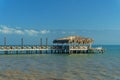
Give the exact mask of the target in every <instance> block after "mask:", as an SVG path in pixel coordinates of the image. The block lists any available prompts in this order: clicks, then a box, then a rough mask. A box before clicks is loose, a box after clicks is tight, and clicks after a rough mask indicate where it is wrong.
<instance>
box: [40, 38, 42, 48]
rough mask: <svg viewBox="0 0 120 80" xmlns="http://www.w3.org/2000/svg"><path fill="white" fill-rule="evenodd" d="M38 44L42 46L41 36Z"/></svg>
mask: <svg viewBox="0 0 120 80" xmlns="http://www.w3.org/2000/svg"><path fill="white" fill-rule="evenodd" d="M40 46H41V47H42V38H40Z"/></svg>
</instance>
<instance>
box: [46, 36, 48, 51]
mask: <svg viewBox="0 0 120 80" xmlns="http://www.w3.org/2000/svg"><path fill="white" fill-rule="evenodd" d="M47 48H48V38H46V49H47ZM46 53H47V50H46Z"/></svg>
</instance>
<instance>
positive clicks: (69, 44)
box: [0, 36, 104, 54]
mask: <svg viewBox="0 0 120 80" xmlns="http://www.w3.org/2000/svg"><path fill="white" fill-rule="evenodd" d="M85 41H86V42H85ZM92 42H93V40H92V39H88V38H81V37H78V36H70V37H67V38H61V39H56V40H53V45H48V38H46V44H45V45H43V44H42V38H40V45H29V46H28V45H24V39H23V38H21V45H19V46H13V45H7V40H6V37H5V38H4V45H2V46H0V54H80V53H82V54H85V53H103V52H104V50H103V48H100V47H99V48H92V47H91V43H92Z"/></svg>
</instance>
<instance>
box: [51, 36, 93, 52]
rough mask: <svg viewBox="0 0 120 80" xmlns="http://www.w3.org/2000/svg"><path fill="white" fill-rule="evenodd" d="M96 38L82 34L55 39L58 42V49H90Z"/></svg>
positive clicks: (56, 46)
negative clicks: (82, 35)
mask: <svg viewBox="0 0 120 80" xmlns="http://www.w3.org/2000/svg"><path fill="white" fill-rule="evenodd" d="M93 42H94V40H93V39H92V38H86V37H81V36H68V37H65V38H59V39H55V40H53V43H54V44H56V45H55V48H56V49H57V50H63V51H64V50H65V51H68V52H71V51H88V49H90V48H91V45H92V43H93Z"/></svg>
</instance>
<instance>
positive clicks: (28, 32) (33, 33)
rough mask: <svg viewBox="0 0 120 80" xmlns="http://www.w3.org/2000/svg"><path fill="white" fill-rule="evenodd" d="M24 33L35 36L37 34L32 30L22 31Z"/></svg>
mask: <svg viewBox="0 0 120 80" xmlns="http://www.w3.org/2000/svg"><path fill="white" fill-rule="evenodd" d="M24 32H25V33H27V34H28V35H31V36H32V35H37V34H38V33H39V32H38V31H36V30H33V29H30V30H24Z"/></svg>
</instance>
